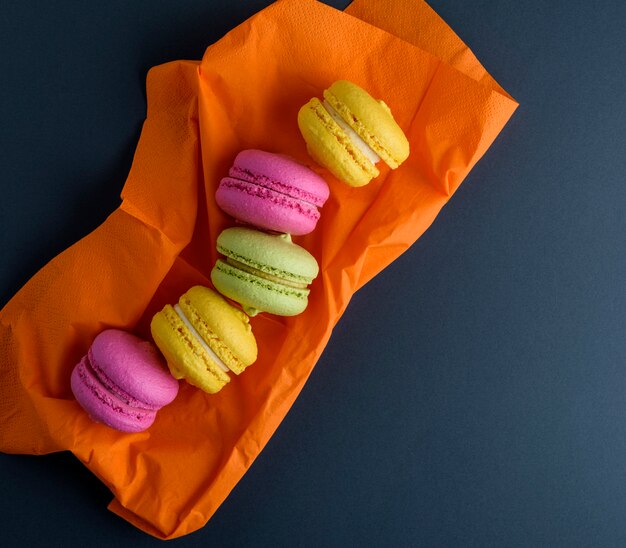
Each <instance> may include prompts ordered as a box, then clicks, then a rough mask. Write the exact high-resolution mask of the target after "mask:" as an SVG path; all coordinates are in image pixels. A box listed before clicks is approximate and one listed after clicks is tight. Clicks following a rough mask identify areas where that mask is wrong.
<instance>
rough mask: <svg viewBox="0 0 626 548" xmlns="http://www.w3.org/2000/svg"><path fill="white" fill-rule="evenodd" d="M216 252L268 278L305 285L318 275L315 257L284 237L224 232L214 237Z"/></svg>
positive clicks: (248, 231)
mask: <svg viewBox="0 0 626 548" xmlns="http://www.w3.org/2000/svg"><path fill="white" fill-rule="evenodd" d="M217 250H218V251H219V252H220V253H222V254H223V255H226V256H227V257H230V258H232V259H234V260H236V261H239V262H242V263H244V264H246V265H249V266H251V267H253V268H256V269H258V270H261V271H263V272H266V273H268V274H270V275H272V276H276V277H278V278H282V279H285V280H289V281H293V282H297V283H304V284H309V283H311V282H312V281H313V279H314V278H315V277H316V276H317V275H318V273H319V266H318V264H317V261H316V260H315V257H313V255H311V254H310V253H309V252H308V251H307V250H306V249H304V248H303V247H300V246H299V245H296V244H294V243H293V242H292V241H291V238H289V237H288V236H286V235H280V236H277V235H271V234H266V233H265V232H261V231H259V230H254V229H251V228H244V227H233V228H227V229H226V230H224V231H222V233H221V234H220V235H219V236H218V237H217Z"/></svg>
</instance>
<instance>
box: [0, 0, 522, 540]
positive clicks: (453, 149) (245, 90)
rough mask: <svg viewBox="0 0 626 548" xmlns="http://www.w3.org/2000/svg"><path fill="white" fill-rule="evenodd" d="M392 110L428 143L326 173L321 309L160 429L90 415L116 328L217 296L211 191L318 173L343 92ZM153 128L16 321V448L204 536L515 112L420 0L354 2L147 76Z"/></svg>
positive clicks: (262, 332)
mask: <svg viewBox="0 0 626 548" xmlns="http://www.w3.org/2000/svg"><path fill="white" fill-rule="evenodd" d="M340 78H343V79H348V80H352V81H354V82H356V83H357V84H359V85H361V86H362V87H364V88H365V89H367V90H368V91H369V92H370V93H371V94H372V95H373V96H375V97H379V98H384V100H385V102H387V104H389V105H390V107H391V109H392V111H393V113H394V115H395V117H396V119H397V121H398V123H399V124H400V126H401V127H402V128H403V129H404V130H405V132H406V133H407V136H408V138H409V141H410V143H411V155H410V157H409V159H408V160H407V162H406V163H405V164H403V165H402V166H401V167H400V169H398V170H396V171H393V172H391V171H389V170H387V169H386V168H385V167H383V168H382V174H381V176H380V177H379V178H378V179H376V180H375V181H374V182H372V183H371V184H370V185H368V186H367V187H363V188H350V187H347V186H345V185H343V184H342V183H340V182H338V181H336V180H335V179H332V178H331V177H330V176H329V175H328V174H327V173H325V172H323V171H322V170H321V169H319V168H316V169H318V170H319V171H320V173H323V174H324V175H325V176H326V178H327V179H328V180H329V182H330V186H331V197H330V199H329V201H328V202H327V204H326V206H325V207H324V208H323V211H322V218H321V221H320V223H319V224H318V227H317V229H316V230H315V231H314V232H313V233H312V234H310V235H308V236H305V237H299V238H296V239H295V240H296V242H297V243H298V244H300V245H303V246H304V247H305V248H307V249H308V250H309V251H311V252H312V253H313V254H314V255H315V257H316V258H317V260H318V262H319V263H320V267H321V273H320V276H319V278H318V279H317V280H316V281H315V282H314V284H313V285H312V292H311V297H310V304H309V307H308V309H307V310H306V312H305V313H303V314H301V315H300V316H296V317H293V318H281V317H277V316H271V315H268V314H262V315H260V316H257V317H255V318H253V319H252V326H253V330H254V333H255V335H256V337H257V340H258V343H259V359H258V361H257V363H256V364H255V365H254V366H252V367H251V368H249V369H248V370H247V371H246V372H245V374H243V375H242V376H241V377H238V378H235V379H233V381H232V382H231V383H230V384H229V385H228V386H227V387H226V388H224V389H223V390H222V391H221V392H220V393H219V394H217V395H214V396H210V395H207V394H205V393H203V392H201V391H199V390H197V389H195V388H193V387H192V386H189V385H187V384H186V383H182V384H181V390H180V394H179V396H178V398H177V399H176V401H175V402H174V403H172V404H171V405H169V406H167V407H165V408H164V409H163V410H161V411H160V412H159V415H158V417H157V420H156V422H155V424H154V425H153V427H151V428H150V429H149V430H148V431H147V432H143V433H138V434H123V433H120V432H116V431H114V430H111V429H110V428H107V427H106V426H103V425H100V424H96V423H93V422H91V421H90V419H89V418H88V417H87V415H86V413H84V412H83V411H82V410H81V409H80V407H79V406H78V404H77V403H76V401H75V400H74V398H73V397H72V393H71V391H70V382H69V379H70V372H71V370H72V368H73V367H74V365H75V364H76V362H77V361H78V360H79V358H80V357H81V356H82V355H83V354H84V353H85V352H86V350H87V348H88V347H89V345H90V343H91V341H92V340H93V338H94V337H95V335H96V334H97V333H98V332H100V331H101V330H103V329H105V328H107V327H118V328H124V329H129V330H133V331H134V332H136V333H137V334H139V335H141V336H143V337H145V338H149V337H150V334H149V327H148V326H149V321H150V318H151V316H152V315H153V313H154V312H155V311H157V310H158V309H160V308H161V307H162V306H163V305H164V304H165V303H173V302H175V301H176V299H177V298H178V296H179V295H180V294H181V293H182V292H184V291H185V290H186V289H188V288H189V287H190V286H191V285H193V284H205V285H210V282H209V279H208V276H209V272H210V270H211V268H212V266H213V264H214V262H215V259H216V251H215V246H214V244H215V239H216V237H217V235H218V234H219V232H220V231H221V230H222V229H224V228H225V227H227V226H230V225H232V224H233V223H234V221H233V220H232V219H230V218H228V217H227V216H226V215H225V214H224V213H222V212H221V211H220V210H219V209H218V208H217V207H216V205H215V201H214V191H215V188H216V185H217V183H218V181H219V179H220V178H221V177H222V176H224V175H225V174H226V173H227V170H228V167H229V165H230V164H231V162H232V160H233V158H234V157H235V155H236V154H237V152H239V151H240V150H242V149H245V148H260V149H264V150H268V151H273V152H281V153H286V154H289V155H291V156H293V157H295V158H296V159H298V160H299V161H301V162H303V163H309V164H312V162H311V161H310V159H309V158H308V157H307V155H306V150H305V145H304V141H303V140H302V139H301V137H300V135H299V133H298V128H297V124H296V114H297V112H298V109H299V108H300V106H301V105H303V104H304V103H305V102H307V101H308V100H309V99H310V98H311V97H313V96H318V97H319V96H321V92H322V90H323V89H325V88H326V87H328V86H329V85H330V84H331V83H332V82H333V81H334V80H337V79H340ZM147 90H148V94H147V95H148V115H147V119H146V122H145V124H144V126H143V131H142V134H141V138H140V141H139V144H138V146H137V151H136V154H135V158H134V161H133V165H132V168H131V171H130V174H129V176H128V180H127V182H126V185H125V187H124V190H123V192H122V198H123V202H122V204H121V206H120V207H119V208H118V209H117V210H116V211H114V212H113V213H112V214H111V215H110V216H109V217H108V219H107V220H106V221H105V222H104V223H103V224H102V225H101V226H100V227H99V228H98V229H96V230H95V231H94V232H92V233H91V234H90V235H88V236H87V237H86V238H84V239H82V240H81V241H79V242H78V243H76V244H75V245H73V246H72V247H71V248H69V249H68V250H66V251H65V252H64V253H62V254H60V255H59V256H58V257H56V258H55V259H53V260H52V261H50V263H49V264H48V265H46V266H45V267H44V268H43V269H42V270H41V271H40V272H39V273H38V274H37V275H35V276H34V277H33V278H32V279H31V280H30V281H29V282H28V283H27V284H26V286H25V287H24V288H22V289H21V290H20V291H19V292H18V293H17V295H15V297H14V298H13V299H12V300H11V301H10V302H9V303H8V304H7V305H6V306H5V307H4V309H3V310H2V311H1V312H0V348H1V350H2V354H1V360H2V361H1V363H0V367H1V374H2V376H1V377H0V378H1V379H2V381H1V390H2V393H1V397H0V425H1V428H0V449H1V450H2V451H5V452H9V453H34V454H42V453H49V452H52V451H60V450H66V449H67V450H70V451H72V452H73V453H74V454H75V455H76V456H77V457H78V458H79V459H80V460H81V461H82V462H83V463H84V464H85V465H86V466H87V467H88V468H89V469H90V470H91V471H92V472H93V473H94V474H96V475H97V476H98V477H99V478H100V479H101V480H102V481H103V482H105V483H106V485H107V486H108V487H109V488H110V489H111V491H112V492H113V494H114V496H115V498H114V500H113V502H112V503H111V505H110V509H111V510H112V511H114V512H116V513H118V514H119V515H121V516H122V517H124V518H125V519H127V520H128V521H130V522H131V523H133V524H134V525H136V526H137V527H139V528H141V529H143V530H144V531H146V532H148V533H150V534H152V535H154V536H156V537H159V538H174V537H178V536H181V535H184V534H186V533H189V532H191V531H194V530H196V529H198V528H200V527H202V526H203V525H204V524H205V523H206V522H207V520H208V519H209V518H210V517H211V515H212V514H213V513H214V512H215V510H216V509H217V508H218V506H219V505H220V503H221V502H222V501H223V500H224V499H225V498H226V496H227V495H228V493H229V492H230V490H231V489H232V488H233V487H234V485H235V484H236V483H237V481H239V479H240V478H241V477H242V476H243V474H244V473H245V472H246V470H247V469H248V467H249V466H250V465H251V463H252V461H253V460H254V459H255V457H256V456H257V455H258V454H259V452H260V451H261V450H262V449H263V447H264V446H265V444H266V443H267V441H268V439H269V438H270V436H271V435H272V434H273V432H274V431H275V429H276V428H277V427H278V425H279V423H280V421H281V420H282V419H283V417H284V416H285V414H286V413H287V411H288V410H289V408H290V406H291V405H292V403H293V402H294V400H295V398H296V397H297V395H298V393H299V392H300V390H301V389H302V386H303V385H304V383H305V382H306V380H307V377H308V376H309V374H310V373H311V370H312V368H313V366H314V365H315V363H316V361H317V359H318V357H319V356H320V354H321V352H322V351H323V349H324V346H325V345H326V343H327V342H328V339H329V337H330V335H331V332H332V329H333V326H334V325H335V324H336V322H337V321H338V319H339V317H340V316H341V314H342V313H343V312H344V310H345V309H346V306H347V305H348V302H349V301H350V298H351V296H352V294H353V293H354V292H355V291H356V290H357V289H358V288H359V287H361V286H362V285H363V284H365V283H366V282H367V281H368V280H370V279H371V278H372V277H373V276H375V275H376V274H377V273H378V272H379V271H380V270H382V269H383V268H384V267H385V266H387V265H388V264H389V263H390V262H391V261H393V260H394V259H395V258H396V257H398V256H399V255H400V254H401V253H402V252H403V251H405V250H406V249H407V248H408V247H409V246H410V245H411V244H412V243H413V242H414V241H415V240H416V239H417V238H418V237H419V236H420V235H421V234H422V233H423V232H424V230H426V228H427V227H428V226H429V225H430V223H431V222H432V221H433V219H434V218H435V216H436V215H437V213H438V212H439V211H440V210H441V208H442V207H443V205H444V204H445V203H446V202H447V201H448V199H449V198H450V196H451V195H452V194H453V193H454V191H455V190H456V189H457V188H458V186H459V184H460V183H461V181H462V180H463V178H464V177H465V176H466V175H467V173H468V172H469V170H470V169H471V168H472V166H473V165H474V164H475V163H476V162H477V161H478V159H479V158H480V157H481V156H482V155H483V154H484V152H485V151H486V150H487V148H488V147H489V146H490V145H491V143H492V142H493V140H494V139H495V137H496V136H497V135H498V133H499V132H500V130H501V129H502V127H503V126H504V124H505V123H506V122H507V120H508V119H509V117H510V116H511V114H512V113H513V111H514V110H515V108H516V106H517V103H516V102H515V101H513V100H512V99H511V98H510V97H509V96H508V95H507V94H506V93H505V92H504V91H503V90H502V88H500V87H499V86H498V85H497V84H496V83H495V81H494V80H493V79H492V78H491V77H490V76H489V74H487V72H486V71H485V70H484V69H483V68H482V66H481V65H480V64H479V63H478V61H477V60H476V58H475V57H474V56H473V55H472V53H471V52H470V51H469V49H468V48H467V47H466V46H465V45H464V44H463V43H462V42H461V41H460V40H459V39H458V38H457V37H456V35H455V34H454V33H453V32H452V31H451V30H450V29H449V28H448V27H447V26H446V25H445V23H444V22H443V21H442V20H441V19H439V18H438V17H437V15H436V14H435V13H434V12H433V11H432V10H431V9H430V8H429V7H428V6H427V5H426V4H424V3H423V2H421V1H419V0H389V1H387V2H377V1H375V0H355V1H354V2H353V3H352V4H351V5H350V7H349V8H348V9H347V10H346V12H340V11H337V10H335V9H333V8H330V7H328V6H326V5H324V4H321V3H318V2H315V1H313V0H282V1H280V2H277V3H276V4H273V5H272V6H270V7H268V8H267V9H265V10H263V11H261V12H260V13H258V14H256V15H255V16H253V17H252V18H250V19H249V20H248V21H246V22H244V23H243V24H241V25H239V26H238V27H237V28H235V29H234V30H232V31H231V32H229V33H228V34H227V35H226V36H225V37H224V38H222V39H221V40H220V41H219V42H217V43H216V44H213V45H212V46H210V47H209V48H208V49H207V51H206V54H205V55H204V58H203V60H202V62H201V63H198V62H191V61H178V62H173V63H167V64H165V65H161V66H158V67H155V68H153V69H152V70H150V72H149V73H148V80H147Z"/></svg>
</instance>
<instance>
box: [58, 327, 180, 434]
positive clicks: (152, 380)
mask: <svg viewBox="0 0 626 548" xmlns="http://www.w3.org/2000/svg"><path fill="white" fill-rule="evenodd" d="M70 382H71V387H72V392H73V393H74V396H75V398H76V400H77V401H78V403H79V404H80V405H81V407H82V408H83V409H84V410H85V411H87V413H88V414H89V416H90V417H91V418H92V419H93V420H94V421H96V422H101V423H104V424H106V425H108V426H110V427H111V428H114V429H115V430H120V431H121V432H142V431H143V430H146V429H147V428H148V427H149V426H150V425H152V423H153V422H154V420H155V418H156V414H157V411H158V410H159V409H161V407H163V406H165V405H167V404H168V403H170V402H171V401H172V400H173V399H174V398H175V397H176V394H178V382H177V381H176V379H174V378H173V377H172V376H171V375H170V373H169V371H168V370H167V367H166V366H165V363H164V361H163V358H162V357H161V355H160V354H159V352H158V351H157V349H156V348H155V347H154V345H153V344H152V343H150V342H148V341H144V340H142V339H140V338H139V337H135V336H134V335H131V334H130V333H127V332H125V331H120V330H119V329H107V330H106V331H103V332H102V333H100V334H99V335H98V336H97V337H96V338H95V339H94V341H93V343H92V345H91V347H90V348H89V351H88V352H87V354H86V355H85V356H84V357H83V359H82V360H80V362H79V363H78V365H76V367H74V370H73V371H72V377H71V381H70Z"/></svg>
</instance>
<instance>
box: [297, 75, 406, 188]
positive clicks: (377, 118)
mask: <svg viewBox="0 0 626 548" xmlns="http://www.w3.org/2000/svg"><path fill="white" fill-rule="evenodd" d="M298 126H299V128H300V132H301V133H302V136H303V137H304V140H305V141H306V144H307V150H308V152H309V155H310V156H311V157H312V158H313V159H314V160H315V161H316V162H317V163H318V164H320V165H322V166H324V167H326V168H327V169H328V170H329V171H330V172H331V173H332V174H333V175H335V177H337V178H338V179H340V180H341V181H343V182H344V183H347V184H348V185H350V186H355V187H358V186H363V185H366V184H368V183H369V182H370V181H371V180H372V179H373V178H375V177H377V176H378V175H379V174H380V172H379V170H378V168H377V167H376V164H377V163H378V162H379V161H380V160H381V159H382V160H383V161H384V162H385V163H386V164H387V165H388V166H389V167H390V168H391V169H396V168H397V167H398V166H399V165H400V164H401V163H402V162H404V161H405V160H406V159H407V158H408V156H409V142H408V140H407V138H406V136H405V135H404V133H403V131H402V129H401V128H400V126H399V125H398V124H397V123H396V121H395V119H394V117H393V115H392V114H391V110H390V109H389V107H388V106H387V105H386V104H385V103H384V102H383V101H377V100H376V99H374V98H373V97H372V96H371V95H369V93H367V92H366V91H365V90H364V89H362V88H360V87H359V86H357V85H356V84H353V83H352V82H348V81H346V80H339V81H337V82H335V83H334V84H333V85H332V86H330V87H329V88H328V89H327V90H325V91H324V100H323V101H320V100H319V99H318V98H317V97H314V98H313V99H311V100H310V101H309V102H308V103H307V104H306V105H304V106H303V107H302V108H301V109H300V111H299V112H298Z"/></svg>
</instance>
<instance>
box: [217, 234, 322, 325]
mask: <svg viewBox="0 0 626 548" xmlns="http://www.w3.org/2000/svg"><path fill="white" fill-rule="evenodd" d="M217 251H218V252H219V253H221V254H222V255H224V256H225V258H224V259H218V260H217V262H216V264H215V267H214V268H213V270H212V271H211V281H212V282H213V285H214V286H215V288H216V289H217V290H218V291H219V292H220V293H222V294H223V295H226V296H227V297H228V298H230V299H232V300H234V301H237V302H238V303H240V304H241V305H242V307H243V309H244V310H245V311H246V313H247V314H249V315H250V316H254V315H256V314H258V313H259V312H269V313H271V314H277V315H279V316H295V315H296V314H300V313H301V312H303V311H304V310H305V309H306V307H307V304H308V297H309V291H310V290H309V288H308V287H307V286H308V285H309V284H310V283H311V282H312V281H313V280H314V279H315V277H316V276H317V274H318V273H319V267H318V265H317V261H316V260H315V257H313V255H311V254H310V253H309V252H308V251H307V250H306V249H304V248H302V247H300V246H299V245H296V244H294V243H293V242H292V241H291V237H290V236H289V234H280V235H272V234H267V233H265V232H260V231H258V230H254V229H251V228H245V227H235V228H227V229H226V230H224V231H223V232H222V233H221V234H220V235H219V236H218V237H217Z"/></svg>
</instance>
